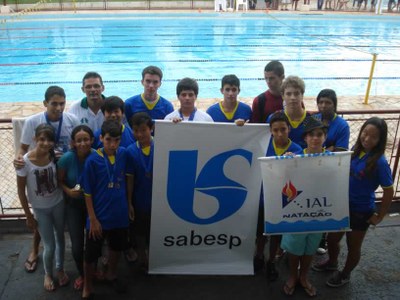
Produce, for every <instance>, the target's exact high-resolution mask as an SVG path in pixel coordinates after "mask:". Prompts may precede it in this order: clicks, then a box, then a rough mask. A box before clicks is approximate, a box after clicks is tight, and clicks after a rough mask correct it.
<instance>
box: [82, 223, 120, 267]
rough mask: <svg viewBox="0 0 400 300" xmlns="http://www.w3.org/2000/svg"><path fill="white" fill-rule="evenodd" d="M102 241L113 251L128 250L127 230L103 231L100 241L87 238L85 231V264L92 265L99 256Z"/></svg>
mask: <svg viewBox="0 0 400 300" xmlns="http://www.w3.org/2000/svg"><path fill="white" fill-rule="evenodd" d="M104 240H107V241H108V247H110V249H111V250H113V251H124V250H127V249H128V228H116V229H110V230H103V236H102V238H101V239H97V240H93V239H91V238H89V230H86V245H85V262H87V263H94V262H95V261H96V260H97V259H98V258H99V257H100V256H101V248H102V247H103V243H104Z"/></svg>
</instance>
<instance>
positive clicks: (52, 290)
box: [43, 280, 56, 292]
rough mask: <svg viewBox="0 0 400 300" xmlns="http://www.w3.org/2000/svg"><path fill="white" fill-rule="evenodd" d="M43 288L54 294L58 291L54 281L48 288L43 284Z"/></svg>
mask: <svg viewBox="0 0 400 300" xmlns="http://www.w3.org/2000/svg"><path fill="white" fill-rule="evenodd" d="M43 287H44V289H45V290H46V291H48V292H54V291H55V290H56V286H55V284H54V281H53V280H51V281H50V283H49V285H48V286H46V284H45V283H44V284H43Z"/></svg>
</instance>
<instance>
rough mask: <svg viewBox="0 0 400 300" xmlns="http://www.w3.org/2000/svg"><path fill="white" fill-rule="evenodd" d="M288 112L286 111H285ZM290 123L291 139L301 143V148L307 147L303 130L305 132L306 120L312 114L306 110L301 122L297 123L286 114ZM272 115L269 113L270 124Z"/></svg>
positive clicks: (298, 143)
mask: <svg viewBox="0 0 400 300" xmlns="http://www.w3.org/2000/svg"><path fill="white" fill-rule="evenodd" d="M285 114H286V112H285ZM286 116H287V118H288V120H289V123H290V132H289V139H291V140H292V141H293V142H294V143H296V144H297V145H299V146H300V147H301V148H303V149H304V148H307V144H306V142H305V141H304V138H303V132H304V120H305V119H306V118H307V117H308V116H310V113H308V112H306V113H305V115H304V118H303V119H302V120H301V122H300V123H298V124H295V123H294V122H293V121H292V120H291V119H290V117H289V116H288V115H287V114H286ZM271 117H272V115H269V117H268V118H267V123H268V124H269V121H270V120H271ZM296 125H297V126H296Z"/></svg>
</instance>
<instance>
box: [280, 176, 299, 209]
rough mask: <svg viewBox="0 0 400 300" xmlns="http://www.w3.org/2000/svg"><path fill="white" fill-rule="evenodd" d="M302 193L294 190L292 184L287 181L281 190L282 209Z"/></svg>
mask: <svg viewBox="0 0 400 300" xmlns="http://www.w3.org/2000/svg"><path fill="white" fill-rule="evenodd" d="M301 193H302V191H299V190H297V189H296V187H295V186H294V185H293V183H292V182H291V181H290V180H289V182H286V184H285V186H284V187H283V188H282V208H284V207H285V206H287V205H288V204H289V203H291V202H292V201H293V200H294V199H295V198H296V197H297V196H298V195H300V194H301Z"/></svg>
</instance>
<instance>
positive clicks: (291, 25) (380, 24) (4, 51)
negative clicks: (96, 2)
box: [0, 13, 400, 102]
mask: <svg viewBox="0 0 400 300" xmlns="http://www.w3.org/2000/svg"><path fill="white" fill-rule="evenodd" d="M3 18H4V17H3ZM399 25H400V18H399V17H398V16H370V15H363V16H355V15H340V14H335V15H322V14H297V15H293V14H292V15H291V14H278V13H275V14H273V13H270V14H265V13H254V14H232V13H231V14H227V13H225V14H218V13H168V14H167V13H160V14H154V13H151V14H143V13H140V14H138V13H136V14H135V13H121V14H84V13H78V14H68V13H63V14H45V15H43V14H41V15H32V16H22V17H21V18H19V19H9V20H8V21H7V23H6V25H0V45H1V47H0V86H1V89H0V102H21V101H39V100H42V99H43V94H44V91H45V89H46V88H47V87H48V86H49V85H60V86H62V87H63V88H64V89H65V91H66V93H67V99H69V100H76V99H80V98H81V97H82V96H83V94H82V92H81V90H80V86H81V79H82V77H83V75H84V74H85V73H86V72H87V71H97V72H99V73H100V74H101V75H102V76H103V80H104V82H105V87H106V90H105V94H106V95H118V96H120V97H121V98H123V99H126V98H128V97H130V96H132V95H134V94H137V93H140V92H141V91H142V87H141V84H140V79H141V70H142V69H143V68H144V67H146V66H147V65H150V64H154V65H157V66H160V67H161V68H162V70H163V72H164V79H163V84H162V86H161V88H160V94H162V95H163V96H165V97H167V98H169V99H175V98H176V95H175V87H176V83H177V81H178V80H179V79H180V78H183V77H187V76H188V77H192V78H195V79H197V80H198V81H199V85H200V93H199V98H215V97H219V96H220V92H219V88H220V80H221V78H222V76H223V75H225V74H232V73H233V74H236V75H237V76H238V77H239V78H240V79H241V94H240V95H241V96H245V97H251V96H256V95H258V94H259V93H260V92H262V91H264V90H265V82H264V79H263V69H264V66H265V64H266V63H267V62H268V61H270V60H272V59H278V60H281V61H282V62H283V64H284V66H285V70H286V75H298V76H300V77H302V78H304V79H305V82H306V95H308V96H315V95H316V94H317V93H318V92H319V90H321V89H322V88H327V87H329V88H333V89H335V90H336V91H337V93H338V95H362V94H365V90H366V85H367V78H368V76H369V71H370V67H371V60H372V55H371V53H374V52H375V53H378V61H377V64H376V67H375V78H374V81H373V85H372V89H371V94H372V95H375V94H376V95H399V94H400V85H399V84H398V80H399V79H400V75H399V74H398V70H399V66H400V51H399V50H400V34H399V30H400V29H399V28H400V26H399Z"/></svg>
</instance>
